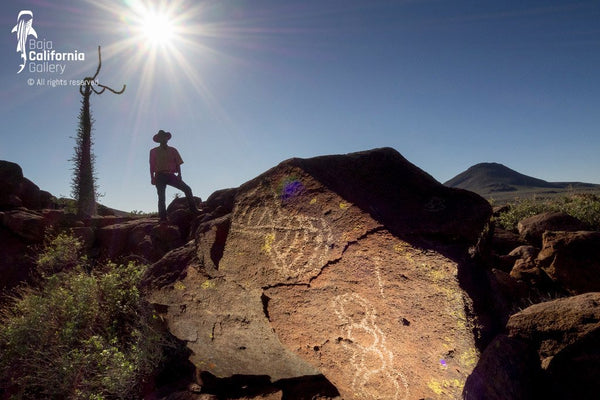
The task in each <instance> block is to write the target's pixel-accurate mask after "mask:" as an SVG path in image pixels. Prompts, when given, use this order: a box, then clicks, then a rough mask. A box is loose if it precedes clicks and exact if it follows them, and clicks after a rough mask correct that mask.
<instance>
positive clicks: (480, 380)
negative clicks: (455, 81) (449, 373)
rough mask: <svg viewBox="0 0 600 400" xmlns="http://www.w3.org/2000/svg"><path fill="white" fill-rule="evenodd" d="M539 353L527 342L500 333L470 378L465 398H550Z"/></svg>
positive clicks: (495, 399) (516, 399)
mask: <svg viewBox="0 0 600 400" xmlns="http://www.w3.org/2000/svg"><path fill="white" fill-rule="evenodd" d="M543 382H544V380H543V375H542V369H541V368H540V361H539V359H538V357H537V353H536V352H535V350H533V349H532V348H531V347H530V346H529V345H528V344H527V343H525V342H523V341H521V340H519V339H516V338H511V337H508V336H506V335H499V336H497V337H496V338H495V339H494V340H493V341H492V342H491V343H490V345H489V346H488V347H487V348H486V349H485V351H484V352H483V354H482V355H481V358H480V360H479V362H478V363H477V367H475V369H474V370H473V373H472V374H471V375H470V376H469V378H468V379H467V382H466V383H465V388H464V391H463V399H464V400H506V399H511V400H529V399H534V398H546V397H545V396H543V395H542V392H543V385H542V384H543Z"/></svg>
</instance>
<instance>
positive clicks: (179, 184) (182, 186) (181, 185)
mask: <svg viewBox="0 0 600 400" xmlns="http://www.w3.org/2000/svg"><path fill="white" fill-rule="evenodd" d="M168 184H169V185H171V186H173V187H174V188H177V189H179V190H181V191H182V192H183V193H184V194H185V198H186V199H187V202H188V206H189V208H190V211H192V212H193V213H197V212H198V208H197V207H196V202H195V201H194V195H193V194H192V188H190V187H189V186H188V185H187V184H186V183H185V182H184V181H183V180H181V179H179V178H178V177H176V176H174V175H173V176H171V177H170V179H169V182H168Z"/></svg>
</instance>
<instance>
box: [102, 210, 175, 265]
mask: <svg viewBox="0 0 600 400" xmlns="http://www.w3.org/2000/svg"><path fill="white" fill-rule="evenodd" d="M103 219H108V220H112V219H113V218H110V217H103ZM119 220H122V219H119ZM96 222H97V223H98V224H100V226H101V227H100V228H97V229H96V231H95V237H96V242H95V246H97V247H98V249H99V251H100V254H101V255H102V256H104V257H106V258H109V259H117V258H119V257H135V256H137V257H141V258H142V259H143V260H145V261H149V262H153V261H157V260H158V259H160V258H161V257H162V256H163V255H164V254H165V253H167V252H168V251H170V250H172V249H175V248H177V247H179V246H181V245H182V244H183V240H182V238H181V233H180V230H179V227H178V226H176V225H171V224H159V223H158V221H157V219H156V218H141V219H131V220H125V221H124V222H119V223H115V224H110V225H106V226H102V225H103V223H102V222H100V221H96Z"/></svg>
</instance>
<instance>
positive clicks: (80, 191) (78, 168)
mask: <svg viewBox="0 0 600 400" xmlns="http://www.w3.org/2000/svg"><path fill="white" fill-rule="evenodd" d="M100 68H102V55H101V52H100V46H98V68H97V69H96V73H95V74H94V76H91V77H86V78H84V79H83V82H82V83H81V85H80V86H79V93H81V96H83V99H82V100H81V110H80V111H79V127H78V129H77V138H76V146H75V155H74V156H73V158H72V161H73V164H74V165H73V172H74V174H73V181H72V183H71V189H72V195H73V197H74V198H75V200H76V201H77V215H78V216H79V217H91V216H93V215H96V214H97V206H96V189H97V186H96V177H95V174H94V154H93V153H92V143H93V141H92V125H93V122H94V121H93V119H92V115H91V111H90V96H91V95H92V93H96V94H102V93H104V91H105V90H107V89H108V91H110V92H112V93H114V94H122V93H123V92H124V91H125V88H126V85H123V88H122V89H121V90H118V91H117V90H115V89H112V88H110V87H108V86H105V85H102V84H100V83H98V82H97V78H98V74H99V73H100Z"/></svg>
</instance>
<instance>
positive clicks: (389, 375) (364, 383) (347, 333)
mask: <svg viewBox="0 0 600 400" xmlns="http://www.w3.org/2000/svg"><path fill="white" fill-rule="evenodd" d="M333 309H334V312H335V315H336V316H337V318H338V320H339V322H341V324H342V326H343V328H344V331H343V332H342V334H343V336H341V337H340V344H341V345H342V346H344V348H346V350H347V351H349V352H350V353H351V356H350V359H349V361H350V365H351V368H352V369H353V370H354V375H353V378H352V389H353V390H354V392H355V393H356V395H357V396H359V397H360V398H362V399H373V400H376V399H379V398H380V394H381V393H382V392H388V393H392V394H393V396H392V397H390V398H391V399H394V400H401V399H407V398H408V396H409V389H408V382H407V381H406V378H405V377H404V375H403V374H402V373H401V372H399V371H397V368H396V367H395V366H394V354H393V353H392V351H391V350H390V349H389V348H388V347H387V345H386V337H385V335H384V333H383V332H382V331H381V329H380V328H379V327H378V325H377V313H376V310H375V308H374V307H373V305H372V304H371V303H370V302H369V301H368V300H367V299H365V298H364V297H362V296H360V295H358V294H356V293H347V294H343V295H340V296H337V297H335V298H334V299H333ZM382 385H384V386H387V388H386V389H387V390H382V388H381V386H382Z"/></svg>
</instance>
